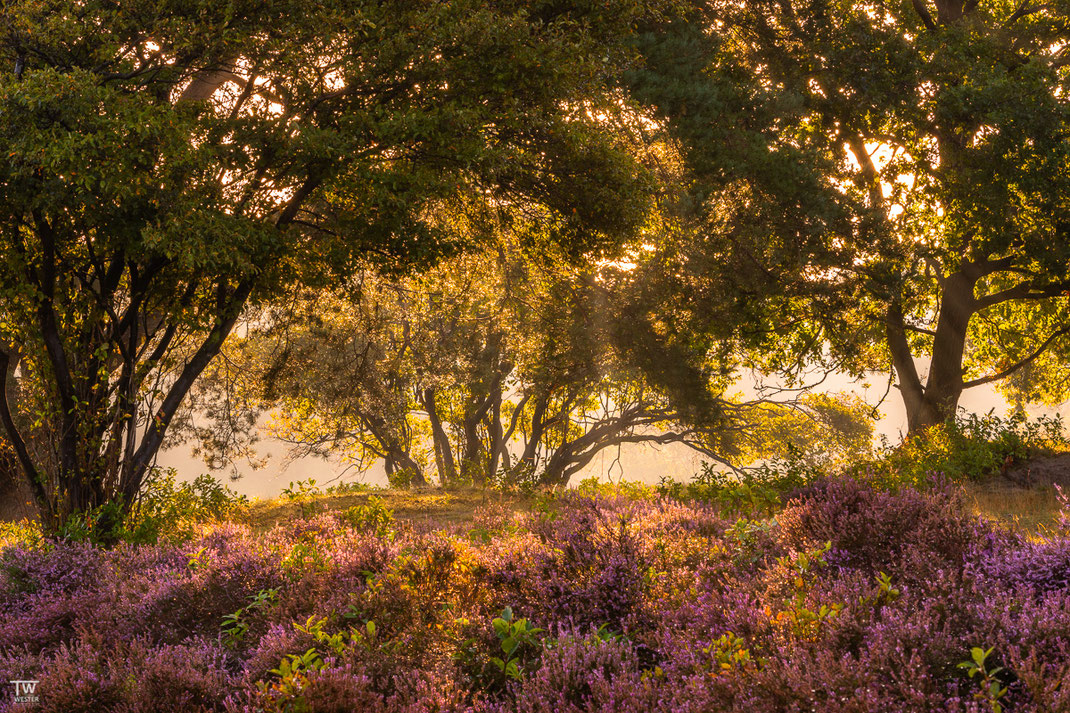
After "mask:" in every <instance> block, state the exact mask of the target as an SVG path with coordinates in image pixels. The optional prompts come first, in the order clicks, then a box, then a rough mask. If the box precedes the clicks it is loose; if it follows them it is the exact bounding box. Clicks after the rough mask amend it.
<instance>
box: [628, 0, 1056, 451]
mask: <svg viewBox="0 0 1070 713" xmlns="http://www.w3.org/2000/svg"><path fill="white" fill-rule="evenodd" d="M695 6H696V9H695V12H694V15H693V17H691V18H689V19H688V20H687V21H677V22H674V23H672V24H671V25H670V26H668V27H666V28H664V30H663V31H661V32H650V33H648V34H647V35H645V36H644V44H643V47H644V51H645V53H646V56H647V62H646V63H644V64H643V65H641V66H640V67H639V69H638V70H637V71H636V72H635V73H634V75H633V82H632V84H631V86H632V87H633V90H634V91H635V92H636V94H637V95H638V96H641V97H643V98H644V99H645V100H646V101H649V102H650V103H651V104H652V105H654V106H656V107H658V110H659V112H660V116H661V117H662V119H663V122H664V123H663V124H662V126H664V127H665V128H667V129H668V134H669V135H671V137H672V138H673V139H675V142H676V144H675V145H676V146H677V147H678V148H679V151H680V154H681V156H682V160H683V161H684V162H685V163H686V166H687V171H686V172H687V178H688V180H687V181H686V182H685V185H686V186H687V188H688V191H687V192H688V195H689V196H690V198H691V200H690V201H683V202H682V205H681V210H680V213H681V214H682V215H683V216H685V218H686V221H687V224H688V226H689V229H690V231H692V233H693V238H692V237H687V236H686V231H685V235H684V237H683V238H682V239H681V240H679V241H678V242H677V243H675V244H673V243H663V244H661V245H660V247H661V250H662V252H663V253H664V255H663V256H661V257H660V258H658V259H657V260H655V261H654V262H653V265H652V268H651V270H650V272H652V273H654V274H655V275H656V274H658V273H659V272H661V271H662V269H663V267H664V266H665V265H666V264H668V265H671V266H672V268H673V269H672V270H671V271H670V272H668V273H666V277H665V278H664V281H665V282H670V283H674V284H675V286H676V290H675V291H670V294H674V293H675V294H678V295H679V294H686V295H689V296H690V300H687V299H684V298H681V297H679V296H677V297H676V298H675V299H672V298H666V299H665V301H664V304H663V305H662V308H661V312H662V313H663V314H664V315H665V317H664V319H666V320H668V321H670V322H672V323H676V324H680V323H691V324H692V325H693V326H694V328H695V330H696V331H697V332H700V333H707V332H712V333H714V334H718V335H722V334H723V333H725V332H726V331H729V332H730V331H731V330H730V327H731V325H738V326H740V327H741V330H740V331H742V332H743V333H745V338H746V339H747V340H748V341H750V342H751V343H753V344H755V345H757V346H756V348H755V354H754V356H753V357H752V358H753V359H754V361H755V363H757V364H758V365H759V368H760V369H763V370H766V371H770V370H777V371H781V372H783V373H785V374H790V375H798V374H799V373H800V369H801V368H803V367H806V366H808V365H811V364H812V361H815V360H816V361H822V362H824V363H826V364H827V365H828V366H829V367H830V368H831V369H833V370H843V371H850V372H852V373H857V374H861V373H862V372H863V371H865V370H872V371H879V372H884V373H887V374H889V378H892V379H894V380H895V382H896V385H897V387H898V389H899V394H900V395H901V396H902V398H903V403H904V406H905V408H906V412H907V418H908V421H909V424H910V428H911V430H912V431H914V430H921V429H923V428H925V427H927V426H931V425H934V424H937V423H940V422H943V421H944V420H946V419H947V418H950V417H953V416H954V415H955V410H956V406H957V404H958V401H959V398H960V396H961V394H962V392H963V390H964V389H968V388H972V387H976V386H980V385H984V384H996V385H1000V386H1001V388H1005V389H1006V390H1008V391H1011V392H1015V393H1017V394H1019V395H1020V396H1022V397H1023V398H1024V399H1025V400H1027V401H1029V400H1041V399H1044V400H1048V401H1050V402H1053V403H1055V402H1059V401H1062V400H1063V399H1065V398H1066V384H1067V383H1068V382H1067V381H1066V379H1065V377H1064V374H1065V367H1064V366H1063V365H1064V364H1065V362H1066V358H1065V349H1066V348H1067V346H1068V345H1070V341H1068V340H1067V333H1068V326H1067V325H1068V316H1070V313H1068V311H1067V310H1068V301H1067V289H1068V288H1070V253H1068V251H1067V244H1068V243H1067V225H1068V219H1070V206H1068V204H1067V203H1066V195H1067V183H1066V181H1067V177H1068V176H1070V173H1068V171H1067V167H1068V165H1070V142H1068V141H1067V129H1068V127H1070V94H1068V93H1067V87H1068V82H1070V64H1068V62H1067V54H1066V46H1067V40H1068V24H1067V22H1066V18H1067V12H1068V8H1067V5H1066V3H1065V2H1061V1H1060V2H1051V3H1028V2H1006V1H1004V0H995V1H993V2H984V3H978V2H973V1H972V0H936V1H935V2H929V1H927V0H914V1H913V2H900V1H899V0H890V1H887V0H867V1H866V2H853V3H844V2H839V1H838V0H790V1H787V2H766V1H764V0H745V1H742V2H736V1H735V0H726V1H722V0H709V1H708V2H697V3H696V4H695ZM728 285H731V287H729V286H728ZM741 314H746V315H748V318H747V319H740V315H741ZM703 346H705V345H703ZM700 356H702V353H700ZM915 360H918V361H919V362H921V364H924V366H919V365H918V364H916V363H915Z"/></svg>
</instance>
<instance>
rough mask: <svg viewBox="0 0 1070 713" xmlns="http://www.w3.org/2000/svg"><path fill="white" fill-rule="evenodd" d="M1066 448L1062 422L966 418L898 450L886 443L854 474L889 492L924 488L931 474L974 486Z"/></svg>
mask: <svg viewBox="0 0 1070 713" xmlns="http://www.w3.org/2000/svg"><path fill="white" fill-rule="evenodd" d="M1068 447H1070V440H1068V439H1067V437H1066V434H1065V431H1064V428H1063V423H1062V419H1061V418H1058V417H1056V418H1048V417H1045V416H1041V417H1039V418H1036V419H1029V418H1028V417H1026V415H1025V414H1023V413H1015V414H1013V415H1011V416H1009V417H1007V418H1000V417H999V416H996V415H994V414H992V413H991V412H989V413H988V414H985V415H983V416H977V415H972V414H971V415H969V416H964V417H960V418H958V419H956V420H954V421H948V422H947V423H945V424H941V425H938V426H933V427H931V428H929V429H928V430H926V431H925V432H924V433H920V434H917V435H914V436H909V437H907V438H906V439H904V441H903V442H902V443H901V444H899V445H898V446H891V445H889V444H887V443H885V444H884V445H883V447H882V448H881V449H880V451H879V452H878V455H877V458H876V460H874V461H873V462H872V463H868V464H864V465H862V466H859V467H858V468H856V473H857V474H858V475H860V476H862V477H864V478H866V479H869V480H871V481H873V483H874V484H875V485H878V486H880V487H882V488H884V489H890V490H894V489H896V488H899V487H902V486H909V487H925V486H926V485H928V483H929V482H930V481H931V480H932V478H933V476H934V475H941V476H943V477H944V478H946V479H948V480H951V481H953V482H964V481H979V480H983V479H985V478H989V477H991V476H994V475H998V474H1000V473H1002V472H1005V471H1006V469H1007V468H1009V467H1012V466H1014V465H1015V464H1018V463H1021V462H1023V461H1026V460H1028V459H1030V458H1034V457H1036V456H1039V455H1045V454H1050V453H1053V452H1056V451H1060V450H1066V449H1067V448H1068Z"/></svg>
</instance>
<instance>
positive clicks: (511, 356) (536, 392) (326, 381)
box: [204, 243, 872, 486]
mask: <svg viewBox="0 0 1070 713" xmlns="http://www.w3.org/2000/svg"><path fill="white" fill-rule="evenodd" d="M547 252H548V251H545V250H543V251H538V254H528V253H525V252H523V251H520V250H519V249H518V245H517V244H515V243H514V244H505V245H499V246H498V247H497V248H491V249H488V250H487V251H485V252H483V253H477V254H472V255H464V256H458V257H456V258H453V259H450V260H448V261H445V262H443V263H442V264H441V265H439V266H437V267H435V268H434V269H432V270H430V271H427V272H424V273H421V274H418V275H412V276H407V277H405V278H401V279H398V278H388V277H385V276H383V275H379V274H376V273H374V272H371V271H369V272H367V273H364V274H362V275H361V276H360V278H359V280H356V281H355V282H354V284H353V285H352V286H351V288H350V289H348V290H345V291H336V292H334V293H331V294H324V293H323V292H317V293H315V294H314V295H312V296H311V297H310V298H309V299H306V300H301V301H299V302H298V303H297V306H296V307H295V306H294V305H293V304H291V303H287V304H286V305H285V308H284V309H283V308H280V310H279V311H278V312H275V313H274V314H273V316H272V317H271V318H269V319H265V320H262V326H261V328H260V329H256V330H253V331H251V332H250V333H249V334H248V336H247V337H246V338H244V339H232V340H231V341H230V342H229V343H228V345H227V347H226V355H227V359H225V360H224V361H221V362H219V363H218V364H217V365H216V367H215V368H214V369H213V374H212V375H210V377H209V379H208V380H207V381H205V382H204V386H206V387H208V389H207V390H208V391H209V392H211V393H212V394H223V396H222V397H221V398H222V399H223V400H230V401H231V403H235V404H240V403H243V402H244V401H245V399H246V394H243V393H240V392H242V391H243V389H239V390H238V392H239V393H233V392H232V391H231V390H230V389H229V388H227V387H228V385H229V384H230V383H231V380H230V377H229V372H230V369H229V368H228V367H227V364H229V363H231V362H233V364H234V365H235V369H234V371H236V372H240V373H243V374H246V375H252V377H251V378H249V379H248V380H247V381H246V382H245V389H244V391H248V390H252V392H253V393H254V394H256V396H255V397H253V398H252V399H249V402H250V403H256V402H257V401H259V403H258V404H257V405H258V408H259V409H261V410H271V412H272V413H273V419H272V421H271V423H270V430H271V431H272V432H273V434H274V435H275V436H276V437H278V438H281V439H282V440H283V441H285V442H288V443H290V444H291V445H292V446H294V447H295V449H296V450H295V454H296V455H307V454H317V455H323V456H326V455H332V454H333V455H341V456H342V458H343V460H345V461H346V462H348V463H349V464H350V465H351V466H353V467H354V468H356V469H357V470H360V471H365V470H367V469H368V468H370V467H371V466H372V465H374V464H376V463H382V464H383V465H384V466H385V468H386V472H387V476H388V478H389V479H390V481H391V482H393V483H399V482H415V483H417V484H424V483H427V482H428V481H429V479H430V473H431V472H432V470H434V472H436V473H437V476H438V481H439V482H440V483H443V484H451V483H476V484H487V483H488V482H491V481H493V480H498V481H504V482H506V483H510V484H518V483H526V484H535V483H538V484H542V485H548V486H563V485H566V484H568V482H569V480H570V479H571V477H572V476H573V475H575V474H576V473H578V472H580V471H581V470H582V469H583V468H584V467H586V466H587V465H588V464H590V463H591V462H592V460H593V459H594V458H595V457H596V456H597V455H598V454H600V453H603V452H605V451H606V450H607V449H616V448H620V447H621V446H624V445H627V444H643V443H646V444H655V445H664V444H670V443H683V444H686V445H687V446H689V447H691V448H693V449H695V450H696V451H699V452H701V453H702V454H704V455H705V456H706V457H708V458H711V459H713V460H715V461H717V462H719V463H722V464H724V465H727V466H730V467H734V466H736V465H745V464H747V463H750V462H753V461H756V460H759V459H762V458H768V457H770V456H772V455H786V454H788V453H789V452H792V453H801V454H805V455H807V456H810V457H813V458H814V459H818V460H820V459H823V458H826V459H827V457H829V456H831V455H832V454H833V453H839V454H843V453H848V452H857V450H858V447H859V444H860V443H861V444H862V447H863V449H864V448H866V447H868V445H869V440H870V438H871V435H872V429H871V427H870V426H869V424H868V423H867V422H866V419H865V418H864V417H863V418H862V419H861V420H860V419H859V418H858V415H859V412H858V409H857V408H856V407H855V406H856V405H852V404H847V405H846V408H845V407H844V404H843V403H842V402H840V401H837V400H836V399H833V398H831V397H825V398H809V397H808V398H804V399H802V400H799V401H797V402H795V403H776V402H771V401H767V400H758V401H754V402H742V401H740V400H738V399H735V400H733V399H729V398H728V397H727V396H725V395H724V394H721V395H720V396H719V397H717V401H718V406H717V412H718V414H719V417H717V418H715V419H712V420H709V421H699V420H685V418H684V416H683V412H682V411H681V410H680V409H678V408H677V407H676V406H675V405H674V403H673V400H672V399H670V398H669V396H668V395H667V394H666V392H664V391H662V390H660V389H658V388H656V387H655V386H653V384H652V383H651V381H650V380H649V379H648V378H646V377H645V375H644V373H643V371H642V370H640V369H639V368H637V367H636V365H635V364H633V363H631V361H629V359H628V358H627V355H626V354H625V353H623V352H622V351H621V350H620V349H619V348H618V345H617V344H616V342H615V340H614V338H613V332H614V325H616V324H617V323H619V322H620V321H621V320H622V319H626V318H627V313H626V312H623V311H621V310H620V309H619V306H618V304H617V301H618V300H617V297H616V296H615V295H614V294H613V292H612V286H613V285H614V284H616V281H615V280H612V279H609V277H608V276H607V277H603V276H602V273H604V272H606V271H608V272H613V269H612V268H608V267H604V268H602V269H599V268H597V267H595V266H592V265H590V264H588V263H586V262H585V261H582V260H581V261H580V262H579V263H572V262H570V261H566V260H563V259H560V256H557V257H555V256H554V255H552V254H547ZM219 412H220V413H223V414H224V415H230V414H232V413H233V412H232V411H228V410H225V409H221V410H219ZM239 420H241V419H239ZM253 421H255V419H245V423H251V422H253ZM232 431H233V429H232V427H231V426H230V425H228V424H225V423H224V424H217V425H216V426H215V427H214V428H207V429H206V433H207V435H208V436H209V440H211V441H212V442H214V443H217V444H218V443H223V444H227V443H228V442H227V441H226V440H224V441H219V440H218V439H215V438H214V434H216V433H231V432H232Z"/></svg>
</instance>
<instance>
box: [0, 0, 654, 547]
mask: <svg viewBox="0 0 1070 713" xmlns="http://www.w3.org/2000/svg"><path fill="white" fill-rule="evenodd" d="M634 19H635V13H634V8H632V7H631V6H630V5H628V4H626V3H616V2H609V3H598V4H594V3H591V4H587V3H584V2H580V3H578V4H575V5H561V4H559V3H556V4H543V3H539V2H532V3H525V2H516V3H513V2H503V3H495V4H487V3H479V2H468V1H465V0H462V2H451V3H423V2H418V3H399V2H386V3H365V2H359V0H338V1H337V2H332V1H328V2H318V3H305V2H294V1H293V0H266V1H262V0H258V1H257V2H242V1H241V0H239V1H238V2H236V3H223V4H220V3H211V2H200V1H197V2H168V1H167V0H165V1H164V2H156V1H153V2H146V1H143V0H132V1H131V2H123V3H121V4H119V3H113V2H107V1H105V0H84V1H79V2H71V1H69V0H50V1H49V2H44V3H41V2H29V1H26V2H22V1H18V2H11V3H6V4H5V5H4V7H3V9H2V10H0V24H2V27H3V28H4V30H3V34H2V36H0V62H2V63H3V65H5V66H6V67H7V68H8V71H7V72H5V73H4V74H3V75H2V76H0V117H2V118H0V151H2V154H3V156H4V160H3V162H2V163H0V186H2V189H0V285H2V287H0V346H2V349H0V373H3V374H4V375H5V377H6V378H7V380H8V381H10V379H11V378H12V375H13V374H15V373H16V372H17V373H18V374H19V375H20V376H19V378H20V380H21V381H22V382H25V384H24V386H25V388H20V390H19V391H20V395H22V394H25V398H20V400H19V402H18V403H14V404H13V403H9V401H8V400H7V399H3V400H0V421H2V422H3V426H4V429H5V431H6V433H7V435H8V438H9V440H10V442H11V444H12V446H13V448H14V450H15V452H16V454H17V458H18V461H19V463H20V465H21V468H22V470H23V471H24V473H25V475H26V478H27V481H28V483H29V485H30V487H31V488H32V490H33V494H34V498H35V501H36V504H37V507H38V510H39V512H40V515H41V519H42V521H43V522H44V524H45V525H46V526H47V527H50V528H56V527H58V526H59V525H60V524H61V523H62V522H63V521H64V520H65V519H66V518H68V517H70V516H71V515H72V514H73V513H76V512H83V511H89V510H93V509H95V508H99V507H101V506H103V505H105V504H107V503H111V502H117V503H118V504H119V508H118V511H117V512H119V514H121V511H122V509H123V508H125V507H128V506H129V504H130V503H131V501H132V500H133V499H134V498H135V497H136V495H137V493H138V491H139V488H140V486H141V484H142V482H143V480H144V478H145V475H146V472H147V471H148V469H149V468H150V466H151V464H152V462H153V460H154V457H155V455H156V453H157V451H158V450H159V448H160V446H161V444H162V443H163V441H164V438H165V436H166V435H167V432H168V428H169V426H170V424H171V423H172V421H173V420H174V418H175V415H176V413H177V412H178V411H179V409H180V407H181V405H182V403H183V401H184V399H185V398H186V396H187V394H188V393H189V391H190V389H191V387H192V386H193V385H194V383H195V382H196V381H197V379H198V378H199V376H200V375H201V373H202V372H203V371H204V370H205V368H206V367H207V366H208V364H209V363H210V362H211V361H212V359H213V358H214V357H215V356H216V354H217V353H218V352H219V350H220V348H221V346H222V344H223V342H224V340H225V339H226V337H227V336H228V335H229V334H230V333H231V331H232V330H233V328H234V326H235V324H236V322H237V321H238V319H239V318H240V315H241V314H242V313H243V310H246V309H249V308H250V307H251V306H255V305H256V304H259V303H261V302H262V301H263V300H265V299H267V298H270V297H272V296H273V295H276V294H277V293H278V292H279V290H281V289H282V288H283V287H285V286H287V285H292V284H306V285H315V284H323V283H325V282H330V281H333V280H335V279H336V278H337V277H338V276H341V275H345V274H347V273H349V272H350V271H352V269H353V266H354V264H355V262H356V261H357V260H358V259H359V260H363V261H367V260H374V261H377V262H378V264H380V265H381V266H383V267H384V268H385V269H389V270H395V271H401V270H405V269H407V268H410V267H412V266H413V265H426V264H430V263H432V262H433V261H434V260H435V259H436V258H438V257H439V256H441V255H443V254H446V253H450V252H452V251H455V250H457V249H460V248H462V247H463V245H462V244H461V241H459V240H458V239H457V237H456V236H455V235H453V234H452V233H451V232H450V230H449V226H448V225H445V224H443V223H442V222H441V221H438V220H436V216H438V215H441V213H442V211H443V209H444V207H445V206H448V205H452V204H458V203H463V204H464V205H466V206H476V207H478V208H479V210H482V211H483V212H484V213H488V214H491V213H493V212H494V211H496V210H498V208H499V207H501V206H507V205H509V204H510V203H511V202H514V201H523V202H524V203H525V204H526V205H533V206H539V207H541V208H542V211H543V212H542V215H543V217H544V219H545V220H546V221H547V224H548V225H549V226H550V230H551V231H552V232H553V234H554V235H555V236H556V237H557V238H558V239H559V240H560V241H561V242H562V243H563V244H570V245H572V247H573V248H574V249H577V250H586V249H589V248H596V247H597V243H598V242H600V241H602V240H604V239H607V237H608V236H612V235H614V234H617V233H621V232H627V231H628V230H629V229H630V228H631V226H632V225H633V224H634V223H635V222H636V220H637V219H638V216H640V215H641V214H642V207H641V201H637V200H635V198H636V195H637V192H636V191H635V190H634V187H635V185H636V180H637V179H636V175H637V174H636V171H635V170H634V166H633V162H632V161H631V160H630V159H629V158H628V157H627V156H625V155H621V153H620V152H619V151H616V150H615V149H614V148H613V147H612V145H611V144H610V143H609V142H607V141H606V140H603V138H602V134H603V132H602V131H601V129H600V127H599V126H598V124H597V122H596V121H595V120H594V119H593V118H592V117H591V115H590V114H589V112H587V111H585V107H586V106H590V105H591V103H592V102H593V103H594V104H597V101H598V97H600V96H602V95H603V94H604V92H602V87H603V84H604V81H605V79H606V75H607V73H609V72H611V71H614V70H615V68H617V67H619V66H623V64H624V63H625V62H626V60H627V54H626V52H625V50H624V49H622V48H623V45H622V44H621V42H622V41H623V39H624V38H626V37H627V36H628V35H629V32H630V28H631V24H632V22H633V21H634ZM16 364H17V367H16ZM23 415H29V418H28V419H26V420H23V418H22V416H23ZM26 424H29V425H26Z"/></svg>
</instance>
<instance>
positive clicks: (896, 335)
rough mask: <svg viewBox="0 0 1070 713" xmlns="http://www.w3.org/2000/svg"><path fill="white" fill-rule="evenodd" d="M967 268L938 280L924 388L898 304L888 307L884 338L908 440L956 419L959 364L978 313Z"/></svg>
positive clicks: (971, 272)
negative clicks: (938, 298) (936, 311)
mask: <svg viewBox="0 0 1070 713" xmlns="http://www.w3.org/2000/svg"><path fill="white" fill-rule="evenodd" d="M973 267H974V266H973V265H972V264H971V263H966V264H965V265H964V266H963V268H962V269H960V270H958V271H956V272H954V273H952V274H951V275H948V276H947V277H945V278H942V279H941V281H940V286H941V301H940V314H939V315H938V317H937V323H936V331H935V333H934V334H933V347H932V354H931V359H930V362H929V376H928V378H927V379H926V382H925V384H924V385H922V383H921V379H920V377H919V376H918V372H917V368H916V367H915V365H914V355H913V353H912V352H911V349H910V344H909V342H908V340H907V336H906V333H907V327H906V320H905V318H904V316H903V311H902V308H901V307H900V305H899V303H898V302H894V301H893V302H892V303H891V304H890V305H889V306H888V311H887V314H886V325H885V326H886V337H887V341H888V347H889V350H890V351H891V354H892V366H893V368H894V369H895V374H896V377H897V378H898V380H899V383H898V387H899V391H900V393H901V394H902V397H903V405H904V406H905V407H906V414H907V435H916V434H918V433H921V432H923V431H924V430H925V429H927V428H929V427H931V426H935V425H937V424H941V423H944V422H946V421H948V420H949V419H952V418H954V417H955V413H956V411H957V410H958V404H959V398H960V397H961V396H962V391H963V381H962V358H963V355H964V353H965V349H966V330H967V327H968V326H969V322H970V318H971V317H972V316H973V315H974V314H975V313H976V311H977V302H976V300H975V299H974V295H973V287H974V284H975V283H976V282H977V279H978V278H977V274H978V273H977V272H976V270H974V269H973Z"/></svg>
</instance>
